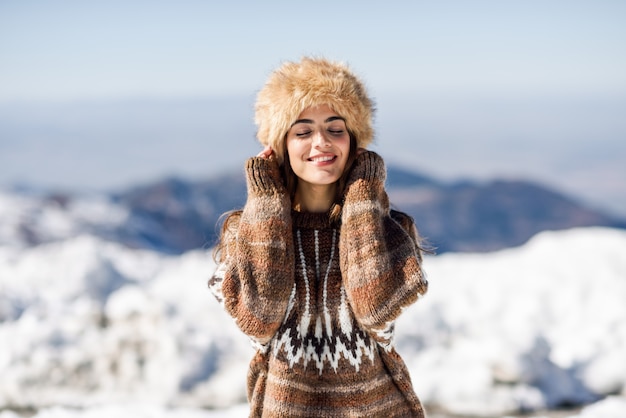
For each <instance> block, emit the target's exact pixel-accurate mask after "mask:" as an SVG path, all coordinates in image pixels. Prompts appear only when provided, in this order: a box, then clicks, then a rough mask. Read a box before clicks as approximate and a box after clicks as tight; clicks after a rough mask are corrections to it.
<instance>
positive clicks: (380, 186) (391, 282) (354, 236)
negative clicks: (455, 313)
mask: <svg viewBox="0 0 626 418" xmlns="http://www.w3.org/2000/svg"><path fill="white" fill-rule="evenodd" d="M385 179H386V172H385V166H384V163H383V160H382V158H381V157H380V156H379V155H378V154H376V153H374V152H371V151H365V152H364V153H362V154H361V155H359V157H358V158H357V160H356V162H355V166H354V167H353V169H352V172H351V173H350V177H349V179H348V183H347V191H346V196H345V201H344V206H343V211H342V215H341V220H342V223H341V234H340V257H341V272H342V277H343V282H344V287H345V289H346V294H347V297H348V300H349V302H350V305H351V307H352V311H353V312H354V315H355V316H356V318H357V320H358V321H359V323H360V324H361V326H363V327H364V328H366V329H368V330H369V331H370V333H371V334H372V335H373V336H374V337H375V338H377V341H378V342H379V343H380V344H381V345H383V346H384V347H386V348H389V347H390V344H391V339H392V335H393V324H394V321H395V320H396V318H397V317H398V316H399V315H400V313H401V312H402V310H403V309H404V308H406V307H408V306H409V305H411V304H412V303H413V302H415V301H416V300H417V299H418V297H419V296H421V295H423V294H425V293H426V290H427V288H428V282H427V281H426V279H425V278H424V276H423V273H422V268H421V260H422V259H421V252H420V249H419V247H418V244H417V233H416V229H415V225H414V224H413V221H412V220H411V219H410V218H409V217H408V216H401V215H399V213H398V212H394V214H395V216H392V211H390V208H389V198H388V196H387V193H386V192H385V190H384V183H385Z"/></svg>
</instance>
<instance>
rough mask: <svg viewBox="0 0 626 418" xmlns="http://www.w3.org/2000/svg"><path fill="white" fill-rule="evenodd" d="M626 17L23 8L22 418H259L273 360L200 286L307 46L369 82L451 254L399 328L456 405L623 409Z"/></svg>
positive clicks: (406, 347)
mask: <svg viewBox="0 0 626 418" xmlns="http://www.w3.org/2000/svg"><path fill="white" fill-rule="evenodd" d="M624 22H626V2H623V1H621V0H595V1H587V0H525V1H523V2H522V1H515V2H514V1H507V2H504V1H497V0H474V1H471V2H470V1H463V0H440V1H436V2H435V1H421V0H420V1H404V0H402V1H399V0H389V1H385V2H375V1H368V0H364V1H359V2H357V1H344V2H339V1H327V0H320V1H317V2H311V3H296V2H292V1H291V2H290V1H282V0H280V1H267V2H254V1H237V0H236V1H224V2H210V1H200V0H181V1H176V2H174V1H166V0H151V1H147V0H134V1H121V0H110V1H107V2H87V1H78V0H57V1H45V0H23V1H11V0H6V1H0V341H2V343H0V418H16V417H17V416H20V417H22V416H29V417H30V416H36V417H37V418H46V417H48V416H52V415H47V414H53V412H54V411H56V412H54V413H56V415H54V416H57V417H59V416H63V417H64V418H67V417H74V416H87V417H89V416H94V417H97V416H111V415H115V416H120V417H123V416H137V415H142V416H150V417H162V416H170V414H171V416H176V417H179V418H180V417H187V416H189V417H200V416H202V417H205V416H206V417H209V416H210V417H218V416H220V417H226V416H233V417H236V416H244V415H245V388H244V384H245V381H244V376H245V372H246V366H247V361H248V360H249V358H250V356H251V351H250V350H251V349H250V347H248V345H247V341H246V340H245V338H243V337H242V336H241V335H239V333H238V332H237V330H236V329H235V326H234V325H233V324H230V323H229V324H228V325H225V323H226V321H229V319H228V318H226V317H225V314H224V313H223V312H222V310H221V308H220V306H219V305H217V303H215V301H214V300H212V299H211V296H210V295H209V293H208V291H206V292H205V291H198V289H206V279H207V278H208V276H209V275H210V274H211V272H212V270H213V269H214V265H213V263H212V260H211V257H210V253H209V252H208V250H209V249H210V246H211V245H212V243H213V239H214V233H215V223H216V221H217V218H218V216H219V215H220V214H221V213H223V212H224V211H225V210H229V209H232V208H233V207H236V206H238V205H241V204H242V203H243V201H244V200H245V184H244V182H243V179H242V177H241V174H242V169H243V163H244V160H245V159H246V158H248V157H250V156H252V155H255V154H257V153H258V151H259V150H260V145H259V144H258V143H257V142H256V140H255V126H254V124H253V113H254V109H253V107H254V101H255V95H256V92H257V91H258V90H259V89H260V88H261V87H262V85H263V83H264V81H265V79H266V78H267V76H268V75H269V74H270V72H271V71H272V70H273V69H274V68H276V67H277V66H278V65H280V64H281V63H282V62H283V61H285V60H298V59H300V57H301V56H303V55H313V56H324V57H327V58H330V59H334V60H337V61H343V62H345V63H347V64H348V65H350V66H351V68H352V69H353V70H354V72H355V73H357V74H358V75H360V76H361V78H362V79H363V80H364V81H365V83H366V85H367V87H368V89H369V92H370V95H371V96H372V97H373V98H374V100H375V102H376V107H377V113H376V118H375V128H376V139H375V143H374V145H373V146H372V149H374V150H375V151H377V152H379V153H380V154H381V155H382V156H383V157H384V158H385V160H386V162H387V164H388V167H389V183H390V184H389V186H390V195H391V197H392V201H393V202H396V203H397V204H398V205H399V206H400V207H401V208H402V209H403V210H407V211H409V212H410V213H411V214H412V215H413V216H414V217H415V218H416V220H417V221H418V226H420V229H421V230H422V231H425V235H426V236H427V238H431V239H432V240H431V241H432V243H433V245H434V246H435V247H437V249H438V251H437V252H438V255H433V256H428V257H427V260H426V270H427V272H428V274H429V278H430V280H431V291H430V294H429V295H428V297H426V298H425V300H424V301H420V303H418V304H417V306H416V307H415V308H412V309H411V310H409V311H408V312H407V314H406V318H405V319H404V320H403V323H402V324H399V327H398V329H399V330H403V331H398V332H399V336H398V347H399V350H402V353H403V355H404V356H405V358H406V359H407V364H408V366H409V368H410V370H411V373H412V375H413V376H414V378H415V381H416V390H417V392H418V394H419V395H420V396H421V397H422V399H423V400H424V402H425V403H426V404H427V405H428V407H429V408H433V409H432V411H433V414H434V413H436V414H439V413H441V414H442V415H441V416H442V417H443V416H452V415H455V414H458V415H468V414H469V415H473V416H479V415H480V416H503V415H505V414H509V415H510V414H515V413H519V414H527V416H528V414H530V413H532V412H533V411H535V412H536V411H543V412H541V416H560V417H562V416H574V414H578V413H580V414H583V413H584V414H585V415H584V417H585V418H590V417H595V416H598V417H599V416H603V415H601V413H600V412H597V411H600V409H601V408H604V411H623V410H624V408H626V378H625V377H624V376H626V361H624V359H623V358H622V357H623V352H624V350H625V349H626V308H625V307H624V306H623V300H624V298H626V259H624V257H623V254H624V250H625V249H626V235H625V234H626V233H625V232H624V229H625V228H626V221H624V220H625V219H626V168H625V167H626V117H625V110H626V25H625V24H624ZM556 230H559V231H560V233H556V232H555V233H553V232H551V231H556ZM536 234H538V235H536ZM529 239H530V241H529ZM446 253H447V254H446ZM479 290H480V291H479ZM400 325H401V326H400ZM485 330H489V331H490V332H485ZM119 402H124V405H125V406H122V407H118V406H116V405H118V403H119ZM128 402H130V403H128ZM600 404H602V405H600ZM129 405H130V406H129ZM586 405H592V406H593V405H595V408H596V409H595V410H594V411H592V410H585V411H583V412H581V411H582V410H581V408H583V407H584V406H586ZM55 406H56V407H59V408H66V409H64V410H62V411H61V410H53V409H50V408H53V407H55ZM165 407H168V408H169V407H172V408H176V409H167V408H165ZM75 408H79V409H75ZM89 408H95V409H89ZM116 408H117V409H116ZM153 408H156V409H153ZM181 408H182V409H181ZM184 408H191V409H184ZM229 408H231V409H229ZM562 408H574V409H571V410H568V412H566V413H564V412H562V411H561V412H557V410H559V409H562ZM546 411H547V412H546ZM536 413H538V414H539V413H540V412H536ZM81 414H82V415H81ZM90 414H91V415H90ZM432 416H437V417H438V416H439V415H432ZM576 416H578V415H576ZM581 416H582V415H581ZM604 416H606V415H604ZM613 416H620V415H613Z"/></svg>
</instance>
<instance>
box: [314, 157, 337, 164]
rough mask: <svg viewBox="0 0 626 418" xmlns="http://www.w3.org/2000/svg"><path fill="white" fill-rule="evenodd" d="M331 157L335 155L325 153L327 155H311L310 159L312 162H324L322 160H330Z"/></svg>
mask: <svg viewBox="0 0 626 418" xmlns="http://www.w3.org/2000/svg"><path fill="white" fill-rule="evenodd" d="M333 158H335V157H333V156H332V155H327V156H322V157H313V158H311V159H310V160H311V161H313V162H316V163H319V162H324V161H330V160H332V159H333Z"/></svg>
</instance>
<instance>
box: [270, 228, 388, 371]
mask: <svg viewBox="0 0 626 418" xmlns="http://www.w3.org/2000/svg"><path fill="white" fill-rule="evenodd" d="M314 232H315V258H316V260H315V267H316V273H317V275H318V277H319V270H320V259H319V243H318V239H317V238H318V234H317V232H318V231H314ZM296 237H297V245H298V251H299V256H300V267H301V269H302V275H303V278H304V286H305V289H306V293H305V301H304V302H305V306H304V307H303V308H304V309H303V311H302V313H301V316H300V318H299V319H300V321H299V323H298V324H297V326H296V327H291V328H288V329H285V330H284V331H283V332H282V334H280V335H277V336H276V337H275V338H274V340H273V343H272V349H273V352H274V355H277V354H278V353H279V352H280V351H281V350H284V352H285V353H286V355H287V358H288V360H289V365H290V367H293V366H294V365H295V364H298V363H300V362H301V361H302V362H303V366H304V367H305V368H306V367H307V365H308V364H309V363H311V362H313V363H314V364H315V367H317V369H318V370H319V373H320V374H321V373H322V372H323V370H324V367H325V365H326V364H328V365H330V367H332V368H333V369H334V370H337V368H338V367H339V360H340V358H341V357H343V358H345V359H347V360H348V362H349V363H350V364H351V365H352V366H353V367H354V368H355V369H356V371H358V370H359V368H360V365H361V363H362V361H363V360H364V358H369V359H370V361H373V360H374V354H375V351H376V349H377V348H376V343H375V342H374V340H373V339H372V338H371V337H370V336H369V335H367V334H366V333H365V332H363V331H362V330H360V329H359V328H358V327H355V326H354V324H353V323H352V322H353V319H352V315H351V314H350V308H349V306H348V302H347V297H346V291H345V289H344V287H343V286H341V303H340V305H339V307H338V308H336V312H334V313H335V315H337V318H338V320H339V325H340V326H339V329H333V325H332V321H331V316H332V312H331V310H330V309H329V307H328V304H327V303H326V301H327V284H328V275H329V273H330V270H331V266H332V264H333V262H335V261H334V258H335V244H336V239H337V231H336V230H333V236H332V241H333V242H332V246H331V254H330V258H329V261H328V267H327V269H326V273H325V275H324V282H323V309H322V314H320V315H317V316H316V317H315V318H312V317H311V313H310V311H311V309H310V302H311V301H310V289H309V277H308V276H307V266H306V260H305V257H304V251H303V249H302V241H301V236H300V231H299V230H298V231H296ZM295 298H296V285H295V284H294V288H293V291H292V292H291V297H290V300H289V305H288V307H287V313H286V315H285V320H287V319H288V318H289V317H290V315H291V313H292V311H293V308H294V305H295ZM312 320H313V321H314V328H313V332H312V333H310V332H309V328H310V326H311V321H312Z"/></svg>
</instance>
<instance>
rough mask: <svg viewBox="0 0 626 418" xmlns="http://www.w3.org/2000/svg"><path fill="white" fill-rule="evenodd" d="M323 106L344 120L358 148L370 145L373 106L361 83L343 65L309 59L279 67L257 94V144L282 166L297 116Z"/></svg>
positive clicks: (372, 130)
mask: <svg viewBox="0 0 626 418" xmlns="http://www.w3.org/2000/svg"><path fill="white" fill-rule="evenodd" d="M324 104H326V105H328V106H330V107H331V108H332V109H333V110H334V111H335V112H337V114H339V116H341V117H343V118H344V119H345V120H346V126H347V128H348V131H349V132H350V133H351V134H352V135H354V137H355V138H356V140H357V146H358V147H360V148H366V147H367V146H368V145H369V144H370V143H371V142H372V140H373V138H374V129H373V126H372V119H373V114H374V105H373V101H372V100H371V99H370V98H369V96H368V94H367V91H366V88H365V86H364V85H363V83H362V82H361V81H360V80H359V79H358V78H357V77H356V76H355V75H354V74H353V73H352V72H351V71H350V69H349V68H348V67H347V66H346V65H345V64H342V63H337V62H332V61H328V60H326V59H322V58H309V57H305V58H302V60H301V61H300V62H286V63H284V64H283V65H281V66H280V67H279V68H278V69H277V70H275V71H274V72H273V73H272V74H271V75H270V77H269V79H268V80H267V82H266V84H265V86H264V87H263V88H262V89H261V91H260V92H259V94H258V96H257V102H256V106H255V118H254V119H255V123H256V125H257V128H258V130H257V138H258V139H259V142H261V144H263V145H265V146H267V145H270V146H271V147H272V149H273V150H274V152H275V153H276V156H277V158H278V160H279V162H282V161H283V152H284V140H285V135H286V134H287V132H288V131H289V129H290V128H291V125H292V124H293V123H294V122H295V121H296V120H297V118H298V115H300V113H302V111H303V110H305V109H306V108H308V107H311V106H318V105H324Z"/></svg>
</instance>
